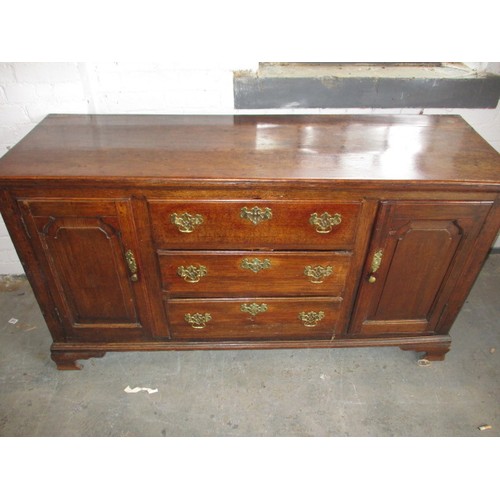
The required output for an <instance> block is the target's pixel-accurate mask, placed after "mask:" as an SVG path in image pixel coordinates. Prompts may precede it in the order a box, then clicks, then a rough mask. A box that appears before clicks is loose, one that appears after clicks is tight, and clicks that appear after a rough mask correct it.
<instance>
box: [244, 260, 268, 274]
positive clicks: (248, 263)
mask: <svg viewBox="0 0 500 500" xmlns="http://www.w3.org/2000/svg"><path fill="white" fill-rule="evenodd" d="M240 267H241V269H248V270H249V271H252V272H254V273H258V272H259V271H262V270H264V269H271V261H270V260H269V259H264V260H260V259H259V258H258V257H255V258H253V259H249V258H247V257H245V258H244V259H243V260H242V261H241V264H240Z"/></svg>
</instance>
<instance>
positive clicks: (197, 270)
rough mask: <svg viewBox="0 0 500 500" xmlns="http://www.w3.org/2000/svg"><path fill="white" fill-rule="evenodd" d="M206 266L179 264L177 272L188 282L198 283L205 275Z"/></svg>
mask: <svg viewBox="0 0 500 500" xmlns="http://www.w3.org/2000/svg"><path fill="white" fill-rule="evenodd" d="M207 272H208V271H207V268H206V267H205V266H199V267H196V266H188V267H184V266H179V267H178V268H177V274H178V275H179V276H180V277H181V278H184V281H187V282H188V283H198V281H200V279H201V278H203V276H206V275H207Z"/></svg>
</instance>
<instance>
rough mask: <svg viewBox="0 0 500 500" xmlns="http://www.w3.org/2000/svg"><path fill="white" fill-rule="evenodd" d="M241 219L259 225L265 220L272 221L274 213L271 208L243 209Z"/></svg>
mask: <svg viewBox="0 0 500 500" xmlns="http://www.w3.org/2000/svg"><path fill="white" fill-rule="evenodd" d="M240 217H241V218H242V219H245V220H248V221H250V222H251V223H253V224H254V225H257V224H260V223H261V222H263V221H265V220H271V219H272V217H273V211H272V210H271V209H270V208H269V207H266V208H259V207H252V208H247V207H243V208H242V209H241V210H240Z"/></svg>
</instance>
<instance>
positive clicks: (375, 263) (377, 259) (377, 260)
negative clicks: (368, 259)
mask: <svg viewBox="0 0 500 500" xmlns="http://www.w3.org/2000/svg"><path fill="white" fill-rule="evenodd" d="M383 256H384V252H383V250H377V251H376V252H375V253H374V254H373V258H372V264H371V267H370V271H371V274H370V276H369V277H368V283H372V284H373V283H375V282H376V281H377V277H376V276H374V274H375V273H376V272H377V271H378V270H379V268H380V266H381V265H382V257H383Z"/></svg>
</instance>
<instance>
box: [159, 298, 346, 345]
mask: <svg viewBox="0 0 500 500" xmlns="http://www.w3.org/2000/svg"><path fill="white" fill-rule="evenodd" d="M341 303H342V299H341V298H340V297H334V298H300V299H295V298H267V297H265V298H262V297H260V298H256V297H252V298H248V299H211V300H194V299H192V300H191V299H170V300H167V301H166V308H167V315H168V320H169V325H170V334H171V337H172V338H173V339H183V340H196V341H211V340H278V339H279V340H283V339H288V340H299V339H301V340H304V339H306V340H307V339H322V340H325V339H326V340H328V339H331V338H333V337H334V334H335V327H336V324H337V319H338V316H339V311H340V305H341Z"/></svg>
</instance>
